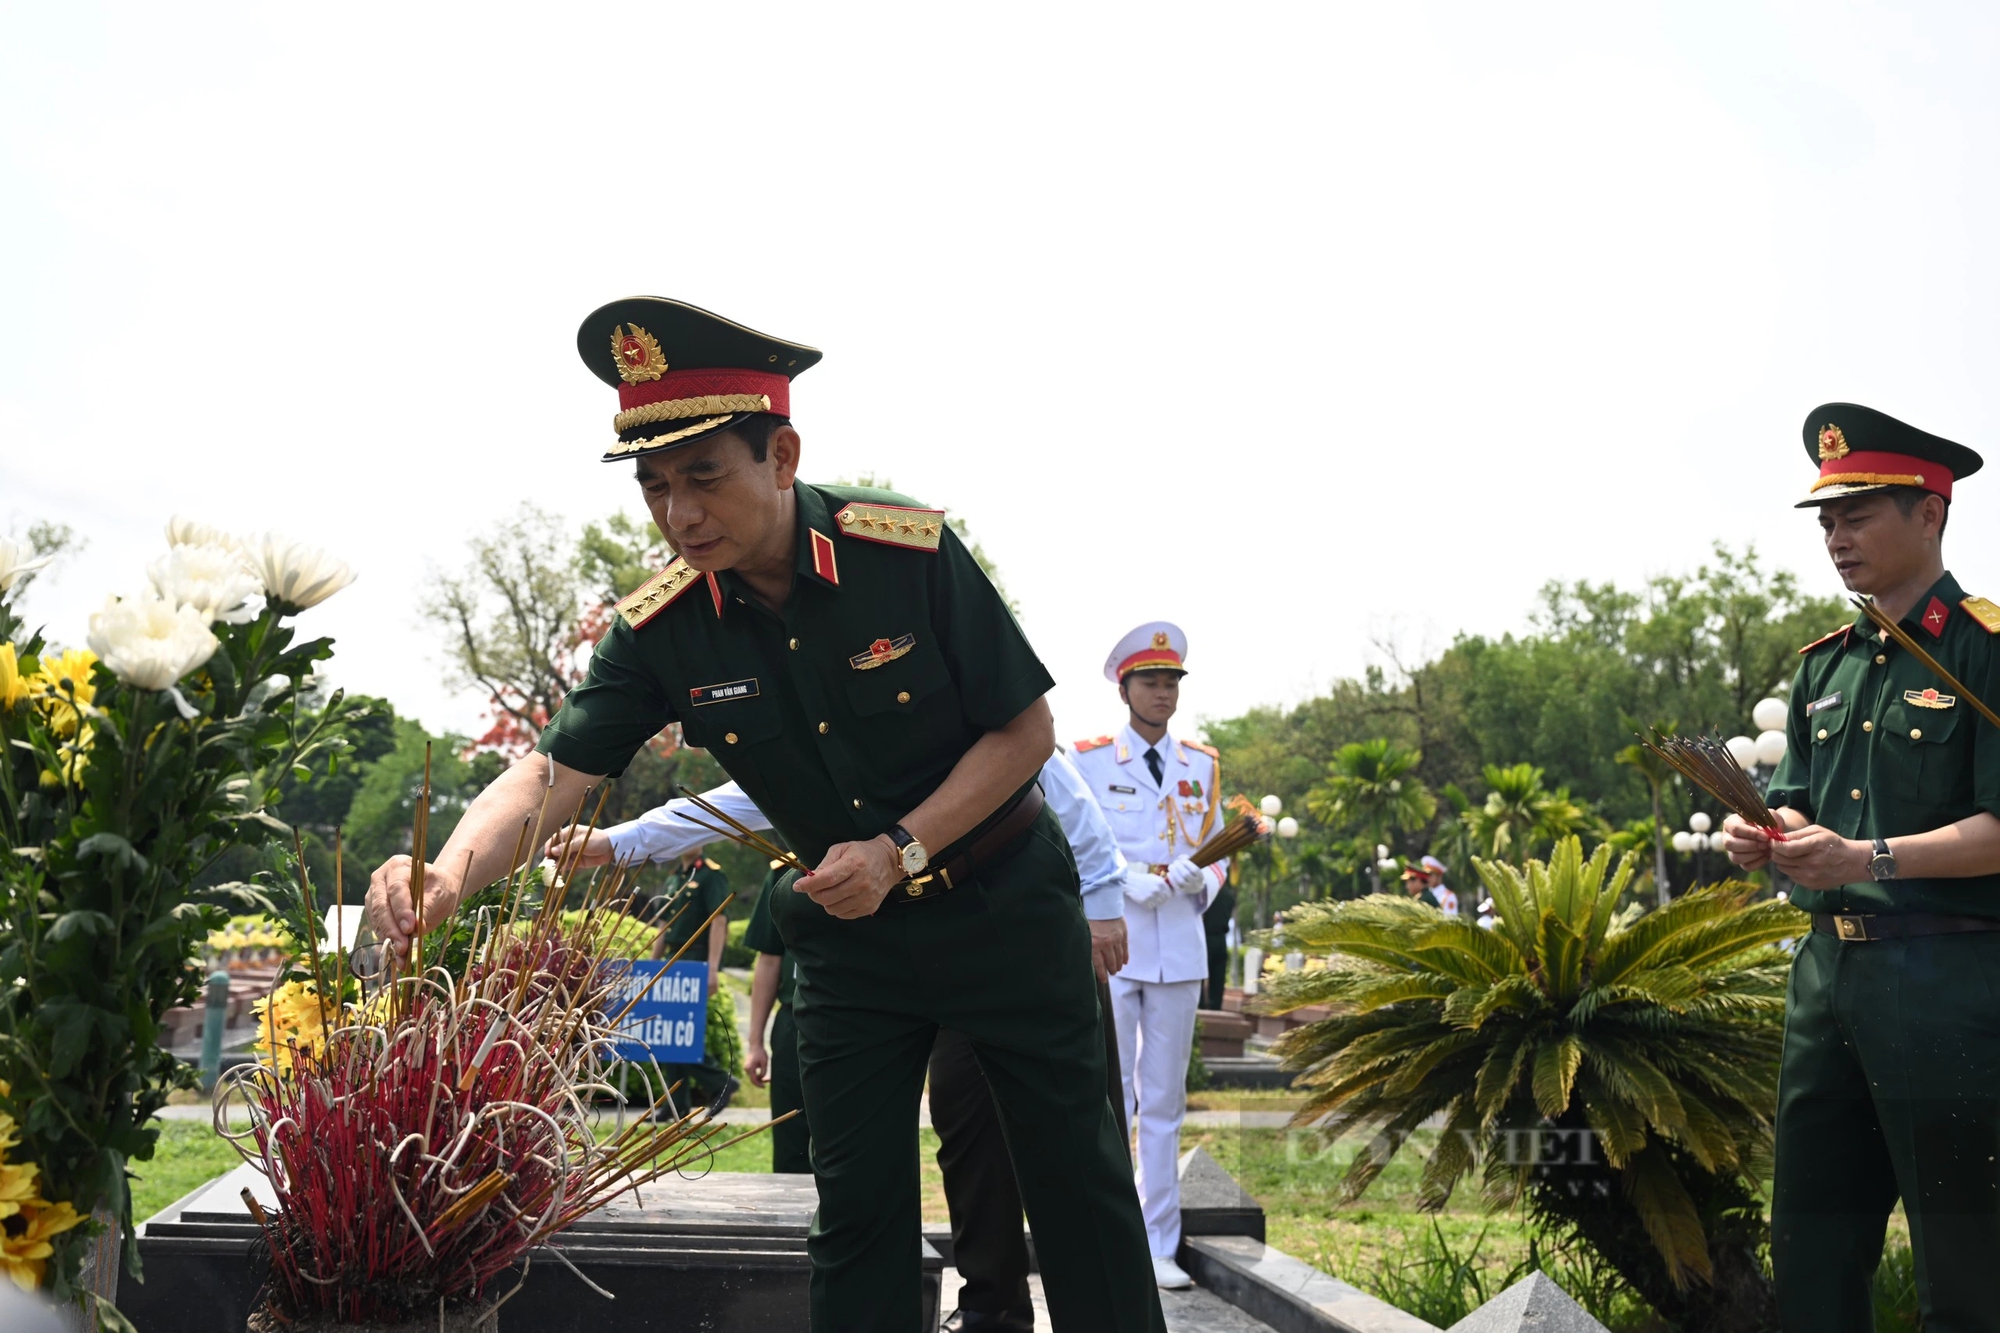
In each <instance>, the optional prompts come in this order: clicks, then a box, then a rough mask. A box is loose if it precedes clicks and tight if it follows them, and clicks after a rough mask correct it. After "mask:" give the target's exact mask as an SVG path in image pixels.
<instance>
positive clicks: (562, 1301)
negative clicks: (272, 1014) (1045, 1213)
mask: <svg viewBox="0 0 2000 1333" xmlns="http://www.w3.org/2000/svg"><path fill="white" fill-rule="evenodd" d="M246 1186H247V1187H248V1188H249V1189H250V1190H251V1192H252V1194H253V1196H255V1197H257V1198H258V1199H259V1201H260V1202H262V1203H265V1204H267V1205H271V1204H273V1203H274V1202H275V1200H274V1199H273V1197H272V1195H271V1190H270V1183H269V1182H268V1181H266V1180H265V1179H264V1177H263V1175H262V1174H261V1173H259V1172H257V1171H255V1170H253V1169H252V1168H251V1167H249V1166H241V1167H238V1168H236V1169H235V1170H234V1171H231V1172H229V1173H228V1174H227V1175H224V1176H222V1177H220V1178H218V1179H217V1180H214V1181H211V1182H210V1183H209V1184H207V1185H205V1186H203V1187H202V1188H201V1189H199V1190H196V1191H194V1192H193V1193H191V1194H189V1195H188V1196H187V1197H185V1198H183V1199H181V1200H179V1201H177V1202H176V1203H174V1204H173V1205H171V1206H170V1207H168V1208H166V1209H164V1210H163V1211H161V1212H160V1213H159V1214H157V1215H155V1216H154V1217H152V1218H149V1219H148V1220H147V1221H146V1222H144V1223H143V1224H141V1226H140V1228H139V1253H140V1257H141V1260H142V1261H143V1263H144V1264H145V1269H146V1281H145V1282H144V1283H143V1284H142V1283H136V1282H133V1281H131V1280H130V1279H129V1278H128V1279H126V1280H125V1281H123V1282H121V1283H120V1287H119V1292H118V1303H119V1306H120V1308H121V1309H123V1310H124V1311H125V1313H126V1314H127V1315H128V1316H129V1317H130V1318H131V1319H132V1321H133V1322H134V1323H135V1324H137V1325H138V1326H139V1327H140V1328H142V1329H144V1330H145V1333H215V1331H216V1330H230V1329H240V1328H242V1327H243V1326H244V1324H245V1322H246V1321H247V1320H248V1318H249V1314H250V1309H251V1303H252V1302H253V1300H254V1299H255V1297H256V1293H257V1287H258V1283H259V1281H260V1278H259V1275H258V1274H257V1272H256V1270H255V1267H254V1265H253V1259H252V1252H253V1246H254V1245H255V1243H256V1237H257V1229H256V1224H255V1223H254V1222H252V1221H251V1219H250V1213H249V1209H248V1208H247V1207H246V1206H245V1204H244V1203H243V1200H242V1198H241V1191H242V1190H243V1189H244V1188H245V1187H246ZM635 1195H636V1197H635ZM818 1202H819V1199H818V1194H817V1191H816V1190H815V1189H814V1186H813V1181H812V1177H811V1176H775V1175H758V1174H751V1173H739V1172H716V1173H713V1174H710V1175H707V1176H704V1177H700V1178H698V1179H695V1178H688V1179H670V1180H665V1181H656V1182H654V1183H653V1184H651V1185H648V1186H642V1187H641V1188H640V1189H639V1190H637V1191H635V1192H634V1193H633V1194H627V1195H624V1196H621V1197H620V1198H619V1199H618V1200H617V1201H616V1202H615V1203H613V1204H611V1205H609V1206H607V1207H606V1208H604V1209H602V1210H600V1211H599V1212H597V1213H596V1214H594V1215H592V1216H591V1217H589V1218H586V1219H585V1220H583V1221H582V1222H579V1223H578V1224H577V1225H576V1226H575V1227H573V1228H571V1229H570V1231H569V1232H567V1233H566V1234H565V1235H564V1237H563V1238H562V1239H561V1240H560V1242H558V1244H559V1247H560V1249H561V1250H562V1254H563V1257H564V1258H566V1259H567V1260H568V1261H569V1262H570V1263H571V1264H574V1265H575V1266H576V1268H577V1269H578V1270H579V1271H580V1272H581V1273H583V1274H584V1275H585V1276H586V1277H588V1278H589V1279H590V1281H592V1282H594V1283H596V1284H597V1285H598V1286H600V1287H602V1288H604V1289H605V1290H606V1291H609V1292H610V1293H611V1294H612V1296H613V1298H614V1299H613V1300H609V1301H607V1300H605V1299H604V1297H602V1296H600V1295H598V1294H597V1293H596V1292H593V1291H591V1290H590V1288H589V1287H587V1286H586V1285H584V1284H583V1283H582V1282H580V1281H579V1280H578V1279H577V1276H576V1274H574V1273H571V1272H570V1271H569V1270H568V1269H567V1268H565V1267H564V1266H563V1264H562V1263H561V1262H560V1261H559V1260H557V1259H556V1258H555V1257H554V1256H553V1255H550V1254H548V1253H547V1252H546V1250H547V1248H548V1247H544V1249H543V1250H538V1251H536V1252H535V1254H534V1255H533V1256H531V1257H530V1260H529V1263H528V1265H527V1268H526V1274H525V1276H526V1281H525V1284H524V1285H523V1286H522V1288H521V1290H520V1292H519V1293H517V1294H516V1295H515V1296H514V1297H513V1298H512V1299H511V1300H509V1301H508V1302H507V1304H506V1306H505V1308H504V1309H503V1310H502V1312H501V1324H502V1327H503V1328H510V1327H511V1328H515V1329H534V1330H536V1331H537V1333H586V1331H588V1333H601V1330H602V1329H603V1328H604V1327H606V1326H607V1321H609V1322H611V1323H614V1324H615V1325H616V1326H617V1328H618V1329H619V1330H620V1333H654V1331H655V1330H658V1331H659V1333H667V1331H668V1330H672V1331H673V1333H695V1331H697V1330H698V1331H699V1333H763V1330H774V1329H802V1328H804V1327H805V1326H806V1324H807V1291H808V1282H809V1280H810V1277H811V1271H812V1270H811V1264H810V1261H809V1260H808V1259H807V1257H806V1250H805V1240H806V1229H807V1227H808V1226H809V1225H810V1223H811V1221H812V1214H813V1210H814V1209H815V1208H816V1207H817V1206H818ZM943 1268H944V1261H943V1258H942V1257H941V1256H940V1255H939V1254H938V1253H937V1252H936V1251H935V1250H933V1249H932V1248H931V1247H930V1246H929V1245H923V1247H922V1273H923V1299H924V1307H923V1320H924V1324H923V1327H924V1328H926V1329H928V1330H935V1329H936V1328H937V1323H938V1314H939V1311H938V1298H939V1288H940V1285H941V1277H942V1272H943ZM519 1280H520V1277H519V1275H518V1274H517V1275H515V1276H513V1277H510V1278H508V1279H504V1280H503V1281H502V1283H501V1284H500V1287H499V1290H502V1291H504V1290H506V1289H507V1288H508V1287H511V1286H512V1285H513V1284H514V1282H515V1281H519Z"/></svg>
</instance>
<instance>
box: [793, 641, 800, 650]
mask: <svg viewBox="0 0 2000 1333" xmlns="http://www.w3.org/2000/svg"><path fill="white" fill-rule="evenodd" d="M798 650H799V641H798V640H797V639H793V640H792V651H793V652H797V651H798Z"/></svg>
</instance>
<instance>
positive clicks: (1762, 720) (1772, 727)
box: [1750, 699, 1787, 731]
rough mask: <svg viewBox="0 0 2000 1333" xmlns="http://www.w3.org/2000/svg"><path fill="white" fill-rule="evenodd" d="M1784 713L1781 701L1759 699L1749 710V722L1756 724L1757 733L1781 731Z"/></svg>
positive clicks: (1783, 726)
mask: <svg viewBox="0 0 2000 1333" xmlns="http://www.w3.org/2000/svg"><path fill="white" fill-rule="evenodd" d="M1786 711H1787V710H1786V708H1785V701H1784V700H1783V699H1759V700H1758V701H1757V706H1756V707H1755V708H1753V709H1751V710H1750V720H1751V721H1752V722H1755V723H1756V724H1757V730H1759V731H1783V730H1784V729H1785V714H1786Z"/></svg>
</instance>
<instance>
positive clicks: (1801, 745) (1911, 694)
mask: <svg viewBox="0 0 2000 1333" xmlns="http://www.w3.org/2000/svg"><path fill="white" fill-rule="evenodd" d="M1805 444H1806V452H1807V454H1808V455H1809V456H1810V457H1811V458H1812V459H1813V460H1814V462H1815V463H1817V464H1818V465H1819V468H1820V476H1819V480H1818V482H1817V483H1816V484H1815V485H1814V487H1813V489H1812V492H1811V494H1810V495H1809V496H1808V498H1807V499H1806V500H1805V501H1804V502H1803V504H1802V505H1801V506H1800V507H1801V508H1805V507H1812V508H1815V509H1817V510H1818V511H1819V522H1820V529H1821V531H1822V533H1823V534H1824V536H1825V541H1826V549H1827V554H1828V555H1830V556H1831V557H1832V559H1833V564H1834V568H1835V569H1836V570H1837V571H1838V572H1839V574H1840V577H1841V580H1842V582H1843V583H1845V584H1846V586H1847V588H1848V590H1849V591H1851V592H1855V593H1859V594H1863V595H1866V596H1871V597H1873V598H1874V599H1875V602H1876V604H1877V606H1878V607H1879V608H1880V609H1881V610H1883V611H1884V612H1886V613H1887V614H1889V615H1890V616H1892V617H1894V618H1895V619H1896V621H1897V622H1898V623H1900V624H1901V625H1902V626H1903V627H1904V628H1905V629H1906V630H1907V631H1908V632H1909V634H1910V635H1911V637H1912V638H1913V639H1914V640H1915V641H1916V642H1917V643H1919V644H1920V645H1922V646H1923V647H1924V648H1925V650H1926V651H1927V652H1928V653H1929V654H1930V655H1931V656H1932V657H1933V658H1935V659H1936V660H1937V662H1938V663H1939V664H1940V665H1942V666H1943V667H1944V668H1945V669H1946V670H1947V671H1949V672H1950V673H1951V674H1952V675H1953V676H1954V677H1956V678H1957V679H1958V680H1959V681H1960V682H1961V684H1962V685H1963V686H1964V688H1965V690H1966V691H1970V692H1974V693H1976V694H1977V695H1978V697H1979V698H1981V699H1983V700H1985V701H1987V702H1988V703H1989V704H1990V703H1991V702H1993V701H1994V700H2000V607H1995V606H1994V605H1993V604H1992V603H1991V602H1987V601H1985V600H1983V599H1981V598H1978V597H1969V596H1967V595H1966V592H1965V590H1964V589H1963V588H1961V587H1960V586H1959V584H1958V581H1957V580H1956V579H1954V578H1953V577H1952V576H1951V575H1950V574H1949V573H1948V572H1946V570H1945V566H1944V560H1943V556H1942V554H1941V545H1940V544H1941V539H1942V537H1943V535H1944V530H1945V526H1946V520H1947V518H1948V516H1949V513H1950V502H1951V495H1952V487H1953V483H1954V482H1955V481H1958V480H1961V479H1963V478H1964V477H1966V476H1968V475H1970V474H1971V473H1973V472H1975V471H1977V470H1978V468H1979V465H1980V459H1979V456H1978V455H1977V454H1975V453H1974V452H1973V451H1972V450H1970V449H1967V448H1965V447H1964V446H1962V445H1958V444H1954V443H1952V442H1951V441H1949V440H1942V439H1939V438H1937V437H1936V436H1933V435H1928V434H1926V433H1924V432H1923V431H1920V430H1916V429H1915V428H1913V427H1910V426H1907V425H1905V424H1904V423H1902V422H1900V421H1897V420H1896V419H1895V418H1893V417H1889V416H1885V415H1883V414H1882V413H1880V412H1876V411H1872V410H1870V409H1868V408H1865V407H1857V406H1855V405H1853V404H1851V403H1828V404H1826V405H1825V406H1823V407H1820V408H1817V409H1815V410H1814V412H1813V414H1812V415H1811V416H1810V417H1808V418H1807V420H1806V425H1805ZM1800 651H1801V653H1802V655H1803V660H1802V661H1801V662H1800V664H1799V671H1798V676H1797V679H1796V681H1795V682H1794V684H1793V686H1792V692H1791V699H1790V707H1791V716H1790V721H1789V723H1788V725H1787V737H1788V739H1789V741H1790V747H1789V750H1788V751H1787V753H1786V756H1785V758H1784V760H1783V762H1782V763H1780V764H1779V765H1778V769H1777V772H1776V774H1775V775H1774V776H1773V778H1772V780H1771V787H1770V793H1769V799H1770V803H1771V805H1772V807H1773V809H1774V810H1775V811H1776V813H1777V815H1778V818H1779V820H1780V822H1781V823H1782V824H1783V830H1782V832H1783V837H1782V839H1774V838H1770V837H1767V836H1765V835H1764V834H1763V833H1761V832H1759V831H1758V830H1756V829H1754V828H1752V827H1751V826H1749V825H1748V824H1746V823H1745V822H1744V821H1743V820H1741V819H1739V818H1737V817H1735V816H1731V817H1730V818H1729V819H1728V820H1726V821H1725V822H1724V834H1725V839H1726V845H1727V847H1728V851H1729V855H1730V858H1731V859H1732V860H1734V861H1735V862H1736V863H1737V864H1738V865H1739V866H1742V867H1744V868H1745V869H1748V870H1755V869H1758V868H1760V867H1762V866H1764V865H1766V864H1773V865H1776V866H1777V867H1778V868H1779V869H1780V870H1782V871H1783V872H1784V873H1785V874H1786V875H1788V876H1790V877H1791V879H1792V880H1793V881H1794V883H1795V884H1796V885H1797V886H1798V887H1797V890H1796V892H1795V893H1794V895H1793V898H1792V901H1793V902H1795V903H1796V904H1798V906H1799V907H1801V908H1803V909H1804V910H1806V911H1808V912H1810V913H1812V931H1811V933H1810V934H1809V935H1807V936H1806V937H1805V938H1804V939H1803V940H1801V941H1800V944H1799V948H1798V952H1797V956H1796V958H1795V960H1794V962H1793V966H1792V977H1791V986H1790V993H1789V996H1788V998H1787V1004H1786V1016H1785V1046H1784V1061H1783V1068H1782V1072H1781V1074H1780V1077H1779V1088H1778V1122H1777V1163H1776V1172H1775V1177H1774V1190H1773V1194H1772V1201H1771V1233H1772V1234H1771V1255H1772V1266H1773V1268H1774V1270H1775V1273H1776V1277H1777V1288H1778V1305H1779V1310H1780V1313H1781V1316H1782V1319H1783V1323H1784V1327H1785V1328H1786V1329H1788V1330H1794V1331H1795V1333H1846V1331H1847V1330H1867V1329H1869V1328H1871V1327H1872V1326H1873V1313H1872V1302H1871V1298H1870V1279H1871V1278H1872V1276H1873V1274H1874V1271H1875V1267H1876V1264H1877V1263H1878V1261H1879V1260H1880V1258H1881V1255H1882V1244H1883V1233H1884V1228H1885V1226H1886V1224H1887V1222H1888V1218H1889V1213H1890V1211H1891V1209H1893V1208H1894V1206H1895V1204H1896V1201H1897V1200H1898V1199H1899V1198H1900V1199H1901V1200H1902V1202H1903V1207H1904V1211H1905V1212H1906V1214H1907V1215H1908V1217H1909V1224H1910V1241H1911V1246H1912V1248H1913V1250H1914V1251H1915V1255H1916V1265H1917V1285H1918V1292H1919V1295H1920V1298H1921V1301H1922V1306H1923V1311H1924V1327H1925V1328H1926V1329H1929V1330H1931V1333H1962V1330H1968V1329H2000V730H1996V729H1995V728H1994V727H1993V725H1992V724H1991V723H1989V722H1987V721H1985V720H1983V719H1982V718H1981V717H1980V716H1979V714H1978V713H1977V712H1976V711H1975V710H1974V708H1973V707H1972V705H1971V702H1970V700H1969V699H1967V698H1965V697H1963V696H1961V695H1960V693H1959V692H1958V691H1956V690H1954V689H1952V687H1950V686H1949V685H1947V684H1946V683H1945V682H1944V681H1942V680H1940V679H1939V678H1938V676H1937V675H1935V674H1934V673H1933V672H1932V671H1931V670H1930V669H1929V668H1927V667H1926V666H1925V665H1924V664H1923V663H1922V662H1921V661H1919V660H1917V659H1916V658H1915V657H1914V656H1913V655H1912V654H1910V653H1908V652H1906V651H1904V650H1903V649H1901V648H1899V647H1898V646H1897V645H1896V643H1895V642H1894V641H1893V640H1890V639H1888V638H1886V637H1884V636H1882V635H1881V634H1879V633H1877V632H1876V631H1875V630H1874V628H1873V626H1872V624H1871V622H1870V621H1869V619H1868V618H1867V617H1866V616H1865V615H1864V616H1858V617H1857V618H1856V619H1855V620H1854V622H1853V623H1852V624H1849V625H1845V626H1843V627H1841V628H1840V629H1838V630H1836V631H1834V632H1833V633H1832V634H1829V635H1827V636H1826V637H1825V638H1823V639H1820V640H1818V641H1817V642H1815V643H1811V644H1808V645H1806V647H1805V648H1803V649H1801V650H1800Z"/></svg>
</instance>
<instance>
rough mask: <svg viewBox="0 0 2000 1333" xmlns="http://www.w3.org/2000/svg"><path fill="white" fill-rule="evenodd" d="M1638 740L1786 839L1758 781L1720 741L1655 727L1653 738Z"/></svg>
mask: <svg viewBox="0 0 2000 1333" xmlns="http://www.w3.org/2000/svg"><path fill="white" fill-rule="evenodd" d="M1639 743H1640V744H1642V745H1644V746H1645V747H1646V748H1647V749H1648V750H1651V751H1652V752H1653V753H1654V754H1656V755H1658V756H1659V757H1660V758H1661V760H1662V761H1664V762H1665V763H1666V765H1667V766H1668V767H1669V768H1671V769H1673V770H1674V772H1676V773H1679V774H1680V775H1681V776H1682V777H1684V778H1686V779H1687V780H1688V781H1689V782H1692V783H1693V784H1694V785H1695V786H1697V787H1699V788H1701V789H1702V790H1703V791H1705V792H1707V793H1708V794H1709V795H1710V796H1713V797H1714V798H1715V799H1716V800H1718V801H1720V802H1722V804H1723V805H1724V806H1725V807H1726V808H1727V809H1728V810H1730V811H1731V812H1732V813H1733V814H1735V815H1736V816H1737V817H1738V818H1740V819H1742V820H1743V822H1744V823H1746V824H1750V825H1752V826H1754V827H1756V828H1758V829H1761V830H1763V832H1764V833H1765V834H1766V836H1768V837H1770V838H1772V839H1774V840H1775V841H1778V842H1783V841H1784V840H1785V832H1784V828H1783V826H1782V825H1780V824H1779V823H1778V817H1777V816H1776V815H1774V814H1772V813H1771V808H1770V807H1769V806H1768V805H1766V804H1764V793H1763V792H1761V791H1759V790H1757V784H1756V783H1755V782H1753V781H1751V778H1750V775H1749V774H1748V773H1746V772H1744V771H1743V765H1741V764H1739V763H1737V762H1736V756H1735V755H1733V754H1731V753H1729V748H1728V747H1727V746H1725V745H1723V744H1722V743H1721V742H1719V741H1717V740H1715V739H1714V738H1713V737H1710V736H1670V735H1667V734H1665V733H1663V732H1661V731H1659V730H1658V729H1657V728H1655V729H1654V731H1653V739H1652V740H1647V739H1646V738H1645V737H1644V736H1641V737H1640V738H1639Z"/></svg>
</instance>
